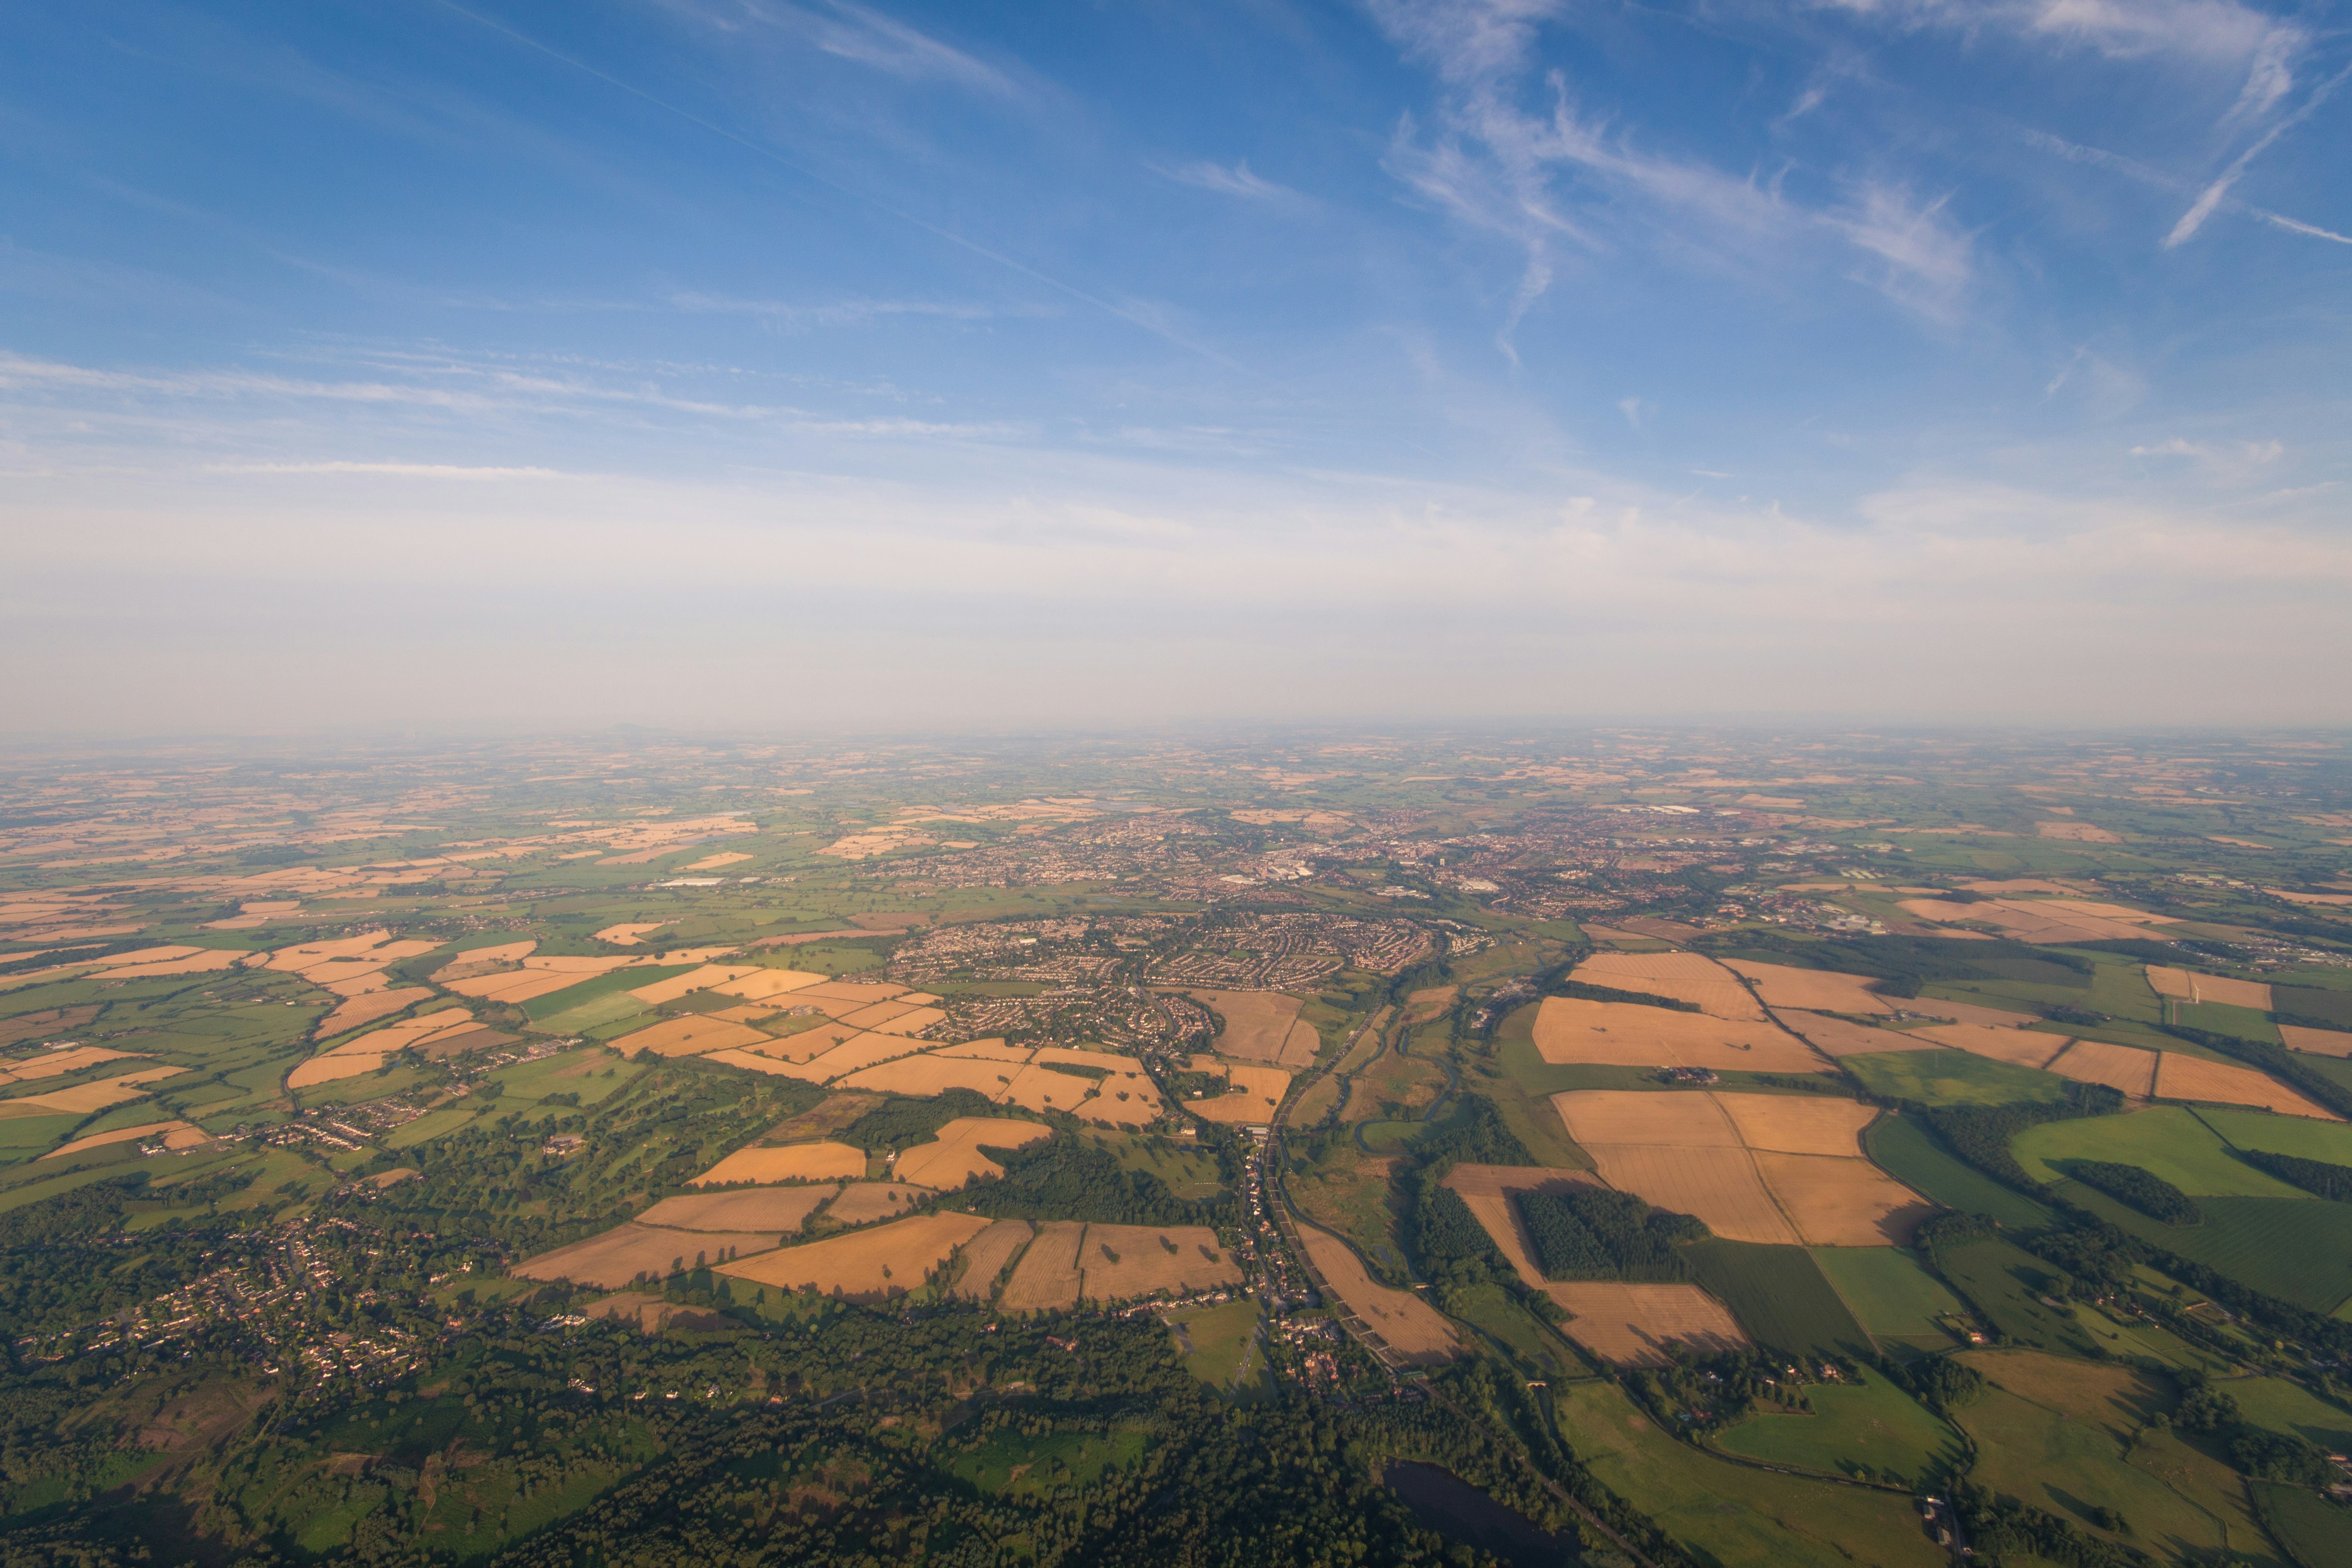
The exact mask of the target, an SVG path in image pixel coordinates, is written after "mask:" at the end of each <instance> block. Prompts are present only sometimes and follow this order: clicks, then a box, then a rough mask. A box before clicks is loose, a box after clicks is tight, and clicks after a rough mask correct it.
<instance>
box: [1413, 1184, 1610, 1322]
mask: <svg viewBox="0 0 2352 1568" xmlns="http://www.w3.org/2000/svg"><path fill="white" fill-rule="evenodd" d="M1570 1184H1575V1185H1582V1186H1597V1185H1599V1184H1600V1183H1599V1180H1598V1179H1597V1178H1596V1177H1594V1176H1593V1175H1592V1173H1590V1172H1587V1171H1555V1170H1549V1169H1546V1168H1545V1167H1543V1166H1541V1165H1456V1166H1454V1169H1453V1170H1451V1171H1449V1172H1447V1173H1446V1174H1445V1178H1444V1181H1443V1182H1442V1183H1441V1185H1443V1186H1444V1187H1447V1188H1449V1189H1451V1190H1452V1191H1453V1193H1454V1195H1455V1196H1456V1197H1459V1198H1460V1199H1461V1200H1462V1203H1463V1206H1464V1207H1465V1208H1467V1209H1468V1210H1469V1211H1470V1212H1471V1214H1472V1215H1475V1216H1476V1218H1477V1221H1478V1224H1479V1225H1480V1226H1482V1227H1483V1228H1484V1229H1485V1230H1486V1235H1487V1236H1488V1237H1490V1238H1492V1239H1493V1241H1494V1243H1495V1248H1496V1251H1498V1252H1500V1253H1501V1254H1502V1255H1503V1257H1504V1258H1506V1259H1507V1261H1508V1262H1509V1263H1510V1265H1511V1267H1512V1268H1514V1269H1516V1270H1517V1271H1518V1276H1519V1278H1520V1279H1522V1280H1524V1281H1525V1282H1526V1283H1527V1284H1528V1285H1530V1286H1533V1287H1534V1288H1535V1289H1538V1290H1542V1291H1544V1292H1546V1293H1547V1294H1549V1295H1551V1296H1552V1297H1553V1299H1554V1300H1558V1299H1559V1297H1558V1292H1559V1290H1560V1289H1562V1286H1561V1285H1560V1284H1559V1283H1558V1282H1555V1281H1553V1280H1549V1279H1545V1278H1544V1272H1543V1269H1542V1268H1541V1267H1540V1266H1539V1265H1538V1263H1537V1262H1536V1258H1535V1247H1534V1244H1533V1243H1532V1242H1531V1241H1530V1240H1529V1239H1528V1234H1527V1226H1526V1224H1525V1222H1524V1221H1522V1220H1521V1219H1520V1217H1519V1211H1518V1206H1517V1205H1516V1204H1514V1203H1512V1201H1511V1199H1512V1196H1513V1195H1514V1194H1518V1193H1535V1192H1546V1191H1549V1190H1552V1189H1555V1188H1557V1187H1560V1186H1566V1185H1570Z"/></svg>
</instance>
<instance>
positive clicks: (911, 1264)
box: [719, 1214, 989, 1301]
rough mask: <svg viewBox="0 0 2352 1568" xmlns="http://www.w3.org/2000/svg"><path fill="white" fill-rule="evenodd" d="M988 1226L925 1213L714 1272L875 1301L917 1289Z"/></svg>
mask: <svg viewBox="0 0 2352 1568" xmlns="http://www.w3.org/2000/svg"><path fill="white" fill-rule="evenodd" d="M988 1227H989V1222H988V1221H987V1220H984V1219H982V1218H980V1217H979V1216H978V1215H967V1214H929V1215H918V1216H917V1217H915V1218H913V1219H902V1220H900V1221H898V1223H897V1224H895V1225H878V1226H872V1227H870V1228H868V1229H865V1230H854V1231H851V1232H850V1233H849V1234H848V1235H846V1236H833V1237H826V1238H825V1239H824V1240H823V1241H812V1242H808V1243H805V1244H803V1245H802V1246H799V1247H784V1248H782V1250H780V1251H776V1252H765V1253H761V1255H760V1256H759V1257H757V1258H746V1259H744V1260H743V1261H742V1262H740V1263H730V1264H728V1265H727V1266H726V1267H725V1268H721V1269H719V1273H721V1274H728V1275H732V1276H733V1277H734V1278H736V1279H749V1280H751V1281H752V1282H753V1283H755V1284H760V1285H770V1286H774V1287H777V1288H779V1289H786V1290H807V1289H814V1290H821V1291H823V1292H824V1294H826V1295H828V1296H838V1297H842V1298H844V1299H845V1300H852V1301H880V1300H887V1299H888V1298H889V1297H892V1296H900V1295H904V1294H906V1293H907V1292H908V1291H909V1290H912V1289H915V1288H916V1287H918V1286H919V1285H921V1284H922V1283H923V1281H924V1279H926V1278H927V1277H928V1276H929V1274H930V1273H931V1272H932V1271H934V1270H936V1269H937V1268H940V1266H941V1265H943V1264H945V1263H946V1262H947V1261H948V1259H949V1258H952V1257H953V1256H954V1255H955V1250H956V1248H957V1247H961V1246H963V1245H964V1244H965V1243H967V1242H969V1241H970V1240H971V1238H972V1237H976V1236H978V1235H979V1234H980V1233H981V1232H982V1231H984V1230H986V1229H987V1228H988Z"/></svg>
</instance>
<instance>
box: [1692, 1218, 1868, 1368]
mask: <svg viewBox="0 0 2352 1568" xmlns="http://www.w3.org/2000/svg"><path fill="white" fill-rule="evenodd" d="M1683 1255H1684V1256H1685V1258H1688V1259H1689V1260H1690V1265H1691V1272H1692V1274H1693V1276H1694V1277H1695V1278H1696V1279H1697V1280H1698V1282H1699V1283H1700V1284H1701V1285H1704V1286H1706V1289H1709V1290H1710V1291H1712V1292H1714V1294H1715V1296H1716V1298H1717V1300H1720V1301H1721V1302H1722V1303H1723V1304H1724V1305H1725V1306H1727V1307H1728V1308H1730V1309H1731V1315H1732V1316H1733V1317H1735V1318H1737V1319H1738V1320H1739V1326H1740V1327H1742V1328H1744V1329H1746V1330H1747V1331H1748V1334H1749V1336H1750V1337H1751V1338H1753V1339H1754V1340H1755V1341H1756V1342H1758V1343H1759V1344H1765V1345H1770V1346H1771V1347H1772V1348H1774V1349H1775V1350H1780V1351H1788V1352H1798V1353H1801V1354H1815V1355H1840V1354H1843V1355H1868V1354H1870V1353H1871V1343H1870V1336H1869V1335H1868V1334H1867V1333H1865V1332H1864V1331H1863V1327H1862V1325H1861V1324H1860V1323H1858V1322H1856V1321H1854V1316H1853V1313H1852V1312H1850V1311H1848V1310H1846V1305H1845V1302H1844V1301H1843V1300H1840V1299H1839V1297H1838V1293H1837V1292H1836V1291H1835V1290H1833V1289H1831V1288H1830V1282H1829V1280H1828V1279H1826V1278H1825V1277H1824V1276H1823V1275H1822V1271H1821V1268H1820V1266H1819V1265H1817V1264H1816V1263H1814V1261H1813V1255H1812V1254H1811V1253H1810V1252H1807V1251H1806V1250H1805V1249H1804V1248H1803V1247H1767V1246H1763V1245H1761V1244H1759V1243H1757V1242H1750V1241H1725V1240H1723V1239H1721V1238H1720V1237H1718V1238H1716V1239H1714V1240H1709V1241H1699V1242H1693V1243H1692V1244H1691V1245H1690V1246H1688V1247H1685V1248H1683Z"/></svg>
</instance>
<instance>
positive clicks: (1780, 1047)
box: [1535, 987, 1829, 1072]
mask: <svg viewBox="0 0 2352 1568" xmlns="http://www.w3.org/2000/svg"><path fill="white" fill-rule="evenodd" d="M1621 989H1622V987H1621ZM1535 1041H1536V1052H1537V1054H1538V1055H1539V1056H1541V1057H1542V1058H1543V1059H1544V1060H1546V1061H1548V1062H1552V1063H1555V1064H1559V1065H1569V1064H1573V1063H1579V1062H1591V1063H1603V1064H1608V1065H1612V1066H1617V1067H1648V1068H1667V1067H1693V1068H1714V1069H1715V1070H1716V1071H1717V1072H1726V1071H1730V1072H1826V1071H1828V1070H1829V1068H1828V1065H1827V1064H1826V1063H1824V1062H1823V1061H1822V1058H1820V1057H1818V1056H1816V1055H1815V1054H1814V1053H1813V1052H1812V1051H1811V1050H1810V1049H1808V1048H1807V1047H1806V1046H1805V1044H1804V1042H1803V1041H1801V1040H1799V1039H1796V1038H1793V1037H1790V1035H1788V1034H1786V1033H1784V1032H1782V1031H1781V1030H1780V1029H1779V1028H1777V1027H1775V1026H1773V1025H1772V1024H1771V1023H1770V1021H1769V1020H1767V1021H1764V1022H1761V1023H1743V1022H1735V1021H1730V1020H1727V1019H1722V1018H1714V1017H1709V1016H1707V1015H1706V1014H1704V1013H1676V1012H1674V1011H1672V1010H1670V1009H1668V1008H1664V1007H1644V1006H1643V1005H1640V1004H1638V1003H1633V1002H1588V1001H1585V1000H1584V999H1583V998H1581V997H1578V996H1547V997H1545V998H1544V1001H1543V1006H1542V1007H1541V1008H1540V1009H1539V1010H1538V1012H1537V1014H1536V1026H1535Z"/></svg>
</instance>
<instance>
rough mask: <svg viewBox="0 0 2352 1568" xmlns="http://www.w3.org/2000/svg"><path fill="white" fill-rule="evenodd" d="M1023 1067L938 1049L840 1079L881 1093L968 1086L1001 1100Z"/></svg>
mask: <svg viewBox="0 0 2352 1568" xmlns="http://www.w3.org/2000/svg"><path fill="white" fill-rule="evenodd" d="M1022 1071H1024V1068H1022V1067H1021V1066H1020V1065H1019V1064H1017V1063H1014V1062H1008V1061H996V1060H992V1059H989V1058H980V1057H951V1056H948V1055H946V1054H944V1053H942V1052H939V1051H926V1052H924V1053H923V1054H922V1055H921V1056H915V1057H900V1058H898V1060H897V1061H895V1062H884V1063H883V1064H882V1065H881V1066H880V1067H872V1068H866V1070H865V1071H863V1072H856V1073H852V1074H850V1075H849V1076H848V1077H847V1078H845V1079H842V1080H841V1085H840V1087H842V1088H845V1089H870V1090H872V1091H874V1092H876V1093H879V1094H903V1095H908V1096H911V1097H913V1098H916V1099H924V1098H928V1097H929V1096H931V1095H935V1094H939V1093H940V1092H942V1091H943V1090H946V1089H972V1090H974V1091H976V1092H978V1093H981V1094H984V1095H986V1096H988V1098H989V1099H991V1100H1002V1099H1003V1098H1004V1091H1005V1089H1006V1087H1007V1086H1008V1085H1010V1084H1011V1083H1012V1081H1013V1075H1014V1074H1016V1073H1019V1072H1022Z"/></svg>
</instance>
